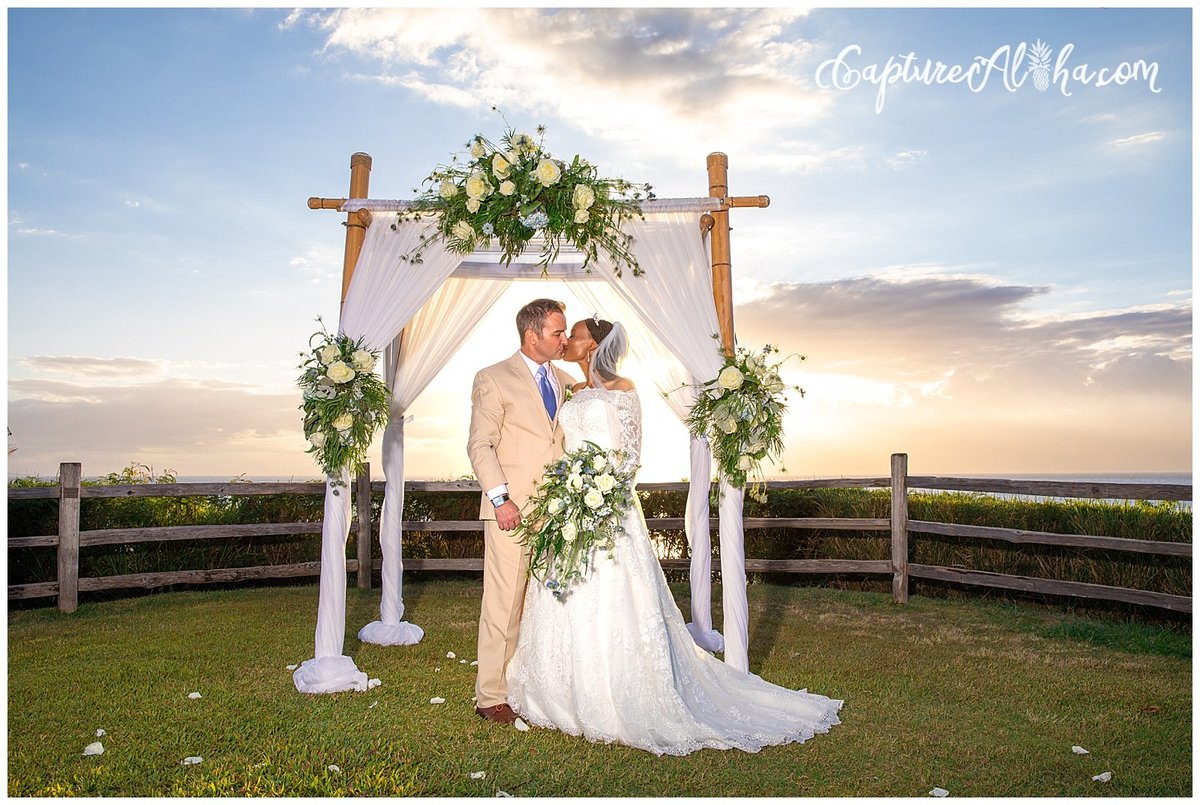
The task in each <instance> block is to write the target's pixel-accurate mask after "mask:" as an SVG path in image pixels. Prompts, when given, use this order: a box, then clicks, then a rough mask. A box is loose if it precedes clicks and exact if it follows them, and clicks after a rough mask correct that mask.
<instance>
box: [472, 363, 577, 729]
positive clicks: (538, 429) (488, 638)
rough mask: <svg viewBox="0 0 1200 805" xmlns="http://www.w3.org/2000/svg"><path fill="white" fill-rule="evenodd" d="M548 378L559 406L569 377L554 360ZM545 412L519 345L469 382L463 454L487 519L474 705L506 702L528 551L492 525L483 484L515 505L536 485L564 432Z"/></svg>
mask: <svg viewBox="0 0 1200 805" xmlns="http://www.w3.org/2000/svg"><path fill="white" fill-rule="evenodd" d="M551 382H552V383H554V384H555V385H556V386H557V388H556V396H557V397H558V400H559V401H560V402H559V407H561V406H562V402H561V401H562V398H563V393H562V388H563V386H565V385H570V384H571V383H573V382H574V378H572V377H571V376H570V375H569V374H567V373H566V372H563V371H561V370H560V369H558V368H557V367H554V371H553V373H552V380H551ZM555 413H556V417H555V419H554V420H551V419H550V417H549V416H547V414H546V408H545V405H544V404H543V403H542V397H541V394H540V392H539V391H538V387H537V381H536V380H535V379H534V377H533V374H532V373H531V372H530V371H529V366H528V365H527V364H526V363H525V359H524V358H523V357H522V356H521V353H520V352H518V353H516V354H514V355H513V356H512V357H511V358H509V359H508V360H504V361H501V362H500V363H497V364H495V365H494V366H489V367H487V368H486V369H481V370H480V371H479V373H478V374H476V375H475V383H474V385H473V387H472V388H471V433H470V436H469V437H468V440H467V456H468V457H469V458H470V459H471V467H472V468H473V469H474V470H475V477H476V478H478V479H479V484H480V486H481V487H483V499H482V501H481V503H480V507H479V519H481V520H483V521H484V524H483V526H484V530H483V535H484V549H483V602H482V605H481V607H480V613H479V649H478V652H479V653H478V659H479V669H478V676H477V677H476V680H475V697H476V702H475V704H476V706H477V707H492V706H494V705H497V704H503V703H504V702H505V701H506V697H507V695H508V686H507V685H506V684H505V682H504V671H505V668H507V667H508V661H509V660H510V659H511V658H512V655H513V652H514V651H515V650H516V648H517V635H518V630H519V628H520V624H521V610H522V609H523V607H524V605H525V583H526V575H527V572H528V569H529V552H528V550H527V549H526V547H525V546H523V545H521V544H520V543H519V542H518V541H517V539H516V538H515V537H513V534H512V532H511V531H501V530H500V528H499V526H497V525H496V511H495V509H494V508H493V506H492V503H491V501H489V500H488V498H487V491H488V490H489V489H494V488H495V487H497V486H500V485H501V484H508V494H509V497H511V498H512V500H513V502H514V503H516V504H517V506H518V507H519V508H522V509H523V508H524V507H525V504H526V502H527V501H528V500H529V498H530V497H531V496H532V495H533V493H534V491H535V490H536V489H537V485H538V483H539V482H540V481H541V478H542V473H543V471H544V469H545V467H546V464H548V463H549V462H551V461H554V460H555V459H557V458H558V457H559V456H561V455H562V454H563V432H562V429H561V428H560V427H559V426H558V419H557V411H556V412H555Z"/></svg>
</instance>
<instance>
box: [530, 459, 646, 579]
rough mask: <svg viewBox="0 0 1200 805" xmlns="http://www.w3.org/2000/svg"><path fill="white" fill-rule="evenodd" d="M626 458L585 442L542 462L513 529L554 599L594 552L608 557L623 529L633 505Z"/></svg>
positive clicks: (532, 569) (579, 573)
mask: <svg viewBox="0 0 1200 805" xmlns="http://www.w3.org/2000/svg"><path fill="white" fill-rule="evenodd" d="M625 459H626V456H625V454H624V453H623V452H622V451H619V450H618V451H607V450H604V449H603V448H601V447H600V446H599V445H597V444H595V443H594V442H585V443H584V444H583V446H582V447H580V448H579V449H578V450H573V451H571V452H569V453H567V454H565V455H564V456H563V457H562V458H560V459H558V460H557V461H553V462H551V463H549V464H547V465H546V473H545V475H544V476H543V478H542V483H541V484H540V485H539V486H538V488H537V492H536V493H535V494H534V496H533V497H532V498H530V499H529V503H528V504H527V505H526V507H525V512H524V515H523V516H522V519H521V524H520V525H519V526H517V529H516V531H514V532H513V533H514V535H515V536H516V537H518V538H519V539H520V541H521V543H522V544H524V545H528V546H529V551H530V557H531V558H530V564H529V572H530V573H531V574H533V576H535V577H536V578H537V579H538V580H539V581H541V582H543V583H544V584H545V585H546V587H547V589H549V590H550V591H551V592H553V593H554V595H555V597H556V598H562V597H563V595H565V594H566V592H567V587H568V586H569V585H570V583H571V581H572V580H574V579H577V578H580V577H581V576H583V575H584V574H585V573H586V572H587V569H588V566H589V563H590V562H591V561H592V557H593V554H594V553H595V552H598V551H607V552H608V557H609V558H610V559H611V558H612V556H613V553H612V552H613V549H614V547H615V543H614V540H613V538H614V537H615V536H616V535H617V534H621V533H624V530H625V529H624V527H623V526H622V525H621V523H622V521H623V519H624V517H625V513H626V512H627V511H629V507H630V506H632V505H633V495H634V491H633V477H634V474H635V473H636V472H637V467H636V466H631V467H627V466H625V465H624V462H625ZM593 549H594V550H593Z"/></svg>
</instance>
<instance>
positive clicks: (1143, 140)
mask: <svg viewBox="0 0 1200 805" xmlns="http://www.w3.org/2000/svg"><path fill="white" fill-rule="evenodd" d="M1166 136H1167V133H1166V132H1165V131H1147V132H1145V133H1143V134H1134V135H1132V136H1130V137H1121V138H1119V139H1116V140H1111V141H1110V142H1109V145H1114V146H1116V147H1118V148H1126V147H1130V146H1139V145H1147V144H1148V143H1156V142H1158V141H1159V140H1162V139H1164V138H1166Z"/></svg>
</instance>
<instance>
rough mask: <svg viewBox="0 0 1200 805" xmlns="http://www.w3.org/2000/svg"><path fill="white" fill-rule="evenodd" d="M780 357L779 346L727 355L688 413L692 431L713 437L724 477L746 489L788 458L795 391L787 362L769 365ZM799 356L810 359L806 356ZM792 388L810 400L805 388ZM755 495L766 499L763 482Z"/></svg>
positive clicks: (755, 491)
mask: <svg viewBox="0 0 1200 805" xmlns="http://www.w3.org/2000/svg"><path fill="white" fill-rule="evenodd" d="M715 337H716V336H714V338H715ZM777 352H779V349H778V347H774V346H771V345H770V344H767V345H766V346H765V347H763V348H762V350H761V351H759V352H750V351H749V350H746V349H739V350H737V351H736V354H735V355H734V356H733V357H729V356H726V357H725V366H724V367H722V368H721V371H720V373H719V374H718V375H717V376H716V377H715V378H713V379H712V380H709V381H708V382H707V383H701V384H700V386H699V387H698V388H697V391H698V392H699V394H698V396H697V397H696V402H695V403H693V404H692V408H691V412H690V413H689V414H688V419H687V426H688V429H689V430H690V431H691V432H692V434H693V435H695V436H704V437H707V439H708V443H709V445H710V446H711V447H712V451H713V457H714V458H715V459H716V461H717V467H718V468H719V470H720V472H721V474H722V475H724V476H725V478H726V479H728V481H729V482H730V483H731V484H733V485H734V486H737V487H743V488H744V487H745V486H746V481H747V478H748V477H750V476H752V475H753V476H756V477H758V478H760V479H761V477H762V463H763V462H764V461H767V460H770V461H772V462H775V461H778V460H779V458H780V457H781V456H782V455H783V447H784V445H783V414H784V411H786V410H787V397H786V396H785V393H786V391H787V390H788V388H789V387H788V386H785V385H784V383H783V381H782V380H780V379H779V367H780V366H781V365H782V364H783V362H784V361H785V360H787V358H784V359H783V360H780V361H777V362H775V363H771V362H770V361H769V357H770V356H771V355H773V354H775V353H777ZM788 357H791V356H790V355H789V356H788ZM796 357H798V358H800V360H804V356H803V355H798V356H796ZM790 388H793V389H795V390H796V391H798V392H800V396H801V397H803V396H804V389H802V388H800V387H799V386H791V387H790ZM750 495H751V497H753V498H754V499H756V500H759V501H765V499H766V498H765V496H764V495H763V493H762V485H761V483H760V484H758V485H757V486H756V487H752V488H751V489H750Z"/></svg>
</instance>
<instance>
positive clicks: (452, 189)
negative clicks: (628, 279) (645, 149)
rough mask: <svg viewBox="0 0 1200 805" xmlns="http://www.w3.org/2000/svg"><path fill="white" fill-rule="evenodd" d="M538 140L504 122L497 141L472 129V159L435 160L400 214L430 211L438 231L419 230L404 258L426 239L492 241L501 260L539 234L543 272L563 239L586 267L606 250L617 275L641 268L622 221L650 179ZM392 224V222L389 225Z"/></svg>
mask: <svg viewBox="0 0 1200 805" xmlns="http://www.w3.org/2000/svg"><path fill="white" fill-rule="evenodd" d="M537 135H538V139H537V140H536V141H535V140H534V138H533V137H531V136H529V135H528V134H518V133H516V132H515V131H514V130H513V129H511V128H510V129H507V130H506V131H505V133H504V136H503V137H501V138H500V145H496V144H495V143H493V142H492V141H491V140H488V139H487V138H485V137H483V136H482V135H476V136H475V137H474V138H472V139H471V141H470V142H468V143H467V144H466V147H467V149H468V151H469V153H470V161H468V162H467V163H466V164H465V165H460V164H458V161H457V160H458V157H457V155H455V156H454V158H453V160H452V164H450V165H439V166H438V167H437V169H435V170H434V171H433V172H432V173H430V174H429V176H428V177H426V179H425V181H424V183H423V184H424V185H425V187H426V190H425V191H424V192H420V191H417V192H420V195H419V196H418V197H417V198H416V200H415V201H414V202H413V204H412V205H411V206H410V207H409V208H408V210H406V211H404V212H401V213H399V215H398V221H404V220H417V219H419V218H421V217H422V216H425V215H428V214H429V213H434V214H435V215H436V216H437V231H436V234H434V235H431V236H428V237H422V239H421V243H420V244H419V245H418V246H417V247H416V249H415V250H414V251H413V252H411V253H410V254H408V255H405V257H404V258H403V259H406V260H409V261H411V262H413V263H420V262H421V261H422V257H421V256H422V254H423V253H424V251H425V249H427V248H428V247H429V246H431V245H433V244H435V243H438V242H444V243H445V244H446V246H447V248H448V249H449V250H450V251H452V252H456V253H459V254H470V253H471V252H473V251H475V249H476V248H477V247H479V246H482V245H487V244H490V243H491V242H492V241H493V240H495V241H496V243H498V244H499V246H500V258H501V260H502V261H503V262H504V265H505V266H508V265H509V264H511V263H512V261H513V259H514V258H516V257H519V256H520V255H521V254H523V253H524V251H525V248H526V247H527V246H528V245H529V241H530V240H532V239H534V238H535V237H540V238H541V239H542V253H541V259H540V261H539V263H538V265H540V266H542V270H543V273H544V272H545V269H546V267H547V266H548V265H550V263H552V262H554V260H555V259H556V258H557V257H558V254H559V252H560V251H561V249H562V247H563V245H564V244H568V245H571V246H574V247H575V248H577V249H579V250H580V251H581V252H583V256H584V262H583V265H584V267H585V268H586V267H587V266H588V265H589V264H590V263H591V262H592V261H593V260H595V259H596V257H597V256H598V254H599V251H600V250H601V249H603V250H604V251H605V252H607V253H608V255H609V257H610V258H611V259H612V262H613V268H614V270H615V272H616V274H617V276H621V273H622V270H623V269H624V268H628V269H630V270H631V271H632V272H633V274H634V276H640V275H641V274H642V268H641V267H640V266H639V265H638V261H637V258H635V257H634V255H633V252H631V251H630V244H631V243H632V241H633V238H632V237H631V236H630V235H628V234H626V233H625V232H624V231H622V229H621V224H622V223H623V222H624V221H626V220H629V219H631V218H634V217H638V218H640V217H642V208H641V202H642V201H643V200H649V199H653V198H654V193H653V192H652V190H651V187H650V185H648V184H643V185H634V184H632V183H630V182H627V181H625V180H624V179H605V178H601V177H599V176H597V171H596V166H595V165H592V164H591V163H590V162H588V161H587V160H586V159H583V158H582V157H580V156H579V155H578V154H577V155H576V156H575V158H574V159H572V160H571V161H570V162H569V163H568V162H563V161H561V160H557V159H555V158H554V157H553V156H551V155H550V153H548V152H547V151H546V150H545V149H544V148H543V147H542V142H541V141H542V137H543V136H544V135H545V127H544V126H538V127H537ZM395 228H396V224H392V229H395Z"/></svg>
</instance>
